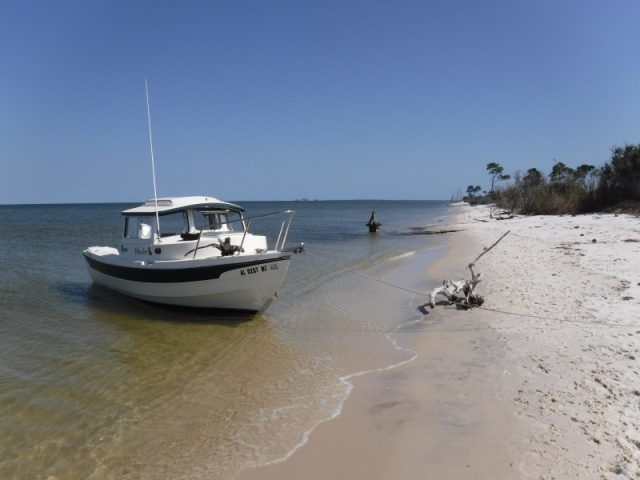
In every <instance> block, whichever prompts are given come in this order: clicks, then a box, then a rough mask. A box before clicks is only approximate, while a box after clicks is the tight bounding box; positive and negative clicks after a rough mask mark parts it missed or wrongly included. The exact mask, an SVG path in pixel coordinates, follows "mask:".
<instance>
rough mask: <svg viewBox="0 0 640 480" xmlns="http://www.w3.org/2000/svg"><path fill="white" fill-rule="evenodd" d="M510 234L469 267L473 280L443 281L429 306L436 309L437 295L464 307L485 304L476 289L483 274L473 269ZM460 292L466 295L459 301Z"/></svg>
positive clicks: (432, 294) (484, 251) (486, 249)
mask: <svg viewBox="0 0 640 480" xmlns="http://www.w3.org/2000/svg"><path fill="white" fill-rule="evenodd" d="M509 232H511V230H508V231H507V233H505V234H504V235H502V236H501V237H500V238H499V239H498V240H497V241H496V242H495V243H494V244H493V245H491V246H490V247H489V248H485V249H484V250H483V251H482V253H481V254H480V255H478V256H477V257H476V259H475V260H474V261H473V262H471V263H470V264H469V265H468V266H467V268H468V269H469V270H470V271H471V280H464V279H463V280H458V281H455V280H452V279H450V278H447V279H446V280H443V282H442V286H440V287H436V288H434V289H433V290H432V291H431V294H430V295H429V306H430V307H431V308H435V306H436V295H444V296H445V297H447V299H448V300H449V301H450V302H452V303H456V304H458V305H461V306H463V307H480V306H481V305H482V304H483V303H484V298H483V297H482V296H481V295H479V294H477V293H476V287H477V286H478V283H480V282H481V281H482V274H481V273H474V271H473V267H474V266H475V264H476V262H477V261H478V260H480V257H482V256H483V255H485V254H486V253H488V252H489V250H491V249H492V248H493V247H495V246H496V245H497V244H498V243H500V240H502V239H503V238H504V237H506V236H507V235H508V234H509ZM460 292H462V294H463V295H464V299H462V300H459V299H458V295H459V294H460Z"/></svg>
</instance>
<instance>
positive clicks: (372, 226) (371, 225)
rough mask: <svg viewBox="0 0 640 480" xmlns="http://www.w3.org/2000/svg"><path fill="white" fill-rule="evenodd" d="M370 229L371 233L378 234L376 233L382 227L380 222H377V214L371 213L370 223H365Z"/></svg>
mask: <svg viewBox="0 0 640 480" xmlns="http://www.w3.org/2000/svg"><path fill="white" fill-rule="evenodd" d="M365 225H366V226H367V227H369V233H376V231H377V230H378V229H379V228H380V227H381V226H382V224H381V223H380V222H378V221H377V220H376V212H371V218H370V219H369V222H368V223H365Z"/></svg>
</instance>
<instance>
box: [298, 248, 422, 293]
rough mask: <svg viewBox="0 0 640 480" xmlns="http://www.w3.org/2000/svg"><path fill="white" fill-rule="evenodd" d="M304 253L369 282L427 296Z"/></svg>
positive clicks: (306, 251)
mask: <svg viewBox="0 0 640 480" xmlns="http://www.w3.org/2000/svg"><path fill="white" fill-rule="evenodd" d="M304 253H306V254H307V255H311V256H312V257H314V258H317V259H318V260H321V261H323V262H327V263H330V264H331V265H333V266H334V267H338V268H341V269H342V270H346V271H347V272H351V273H355V274H356V275H360V276H361V277H364V278H368V279H369V280H373V281H374V282H378V283H383V284H385V285H387V286H389V287H393V288H397V289H398V290H404V291H405V292H409V293H413V294H415V295H423V296H424V295H425V294H424V293H421V292H416V291H414V290H410V289H408V288H404V287H400V286H398V285H394V284H393V283H389V282H385V281H384V280H380V279H379V278H375V277H372V276H370V275H367V274H365V273H362V272H358V271H357V270H353V269H351V268H349V267H345V266H344V265H340V264H338V263H335V262H332V261H331V260H328V259H326V258H322V257H319V256H318V255H314V254H313V253H311V252H310V251H309V250H307V249H305V250H304ZM426 296H428V295H426Z"/></svg>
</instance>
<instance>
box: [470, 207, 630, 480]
mask: <svg viewBox="0 0 640 480" xmlns="http://www.w3.org/2000/svg"><path fill="white" fill-rule="evenodd" d="M464 208H465V215H464V217H465V221H464V224H462V225H460V227H462V228H464V229H465V230H467V231H469V232H470V233H471V234H472V235H473V236H474V237H475V238H476V239H477V240H478V241H479V242H481V243H482V244H483V245H484V246H485V247H489V246H490V245H491V244H492V243H493V242H494V241H495V240H497V239H498V238H499V237H500V236H501V235H502V234H503V233H504V232H506V231H508V230H511V233H509V235H507V236H506V237H505V238H504V239H503V240H502V241H501V242H500V243H499V244H498V245H497V246H496V247H495V248H494V249H493V250H491V251H489V252H488V253H487V254H486V255H484V256H483V257H482V258H481V259H480V260H479V261H478V264H477V265H476V268H477V270H478V271H480V272H482V273H483V274H484V275H485V278H486V280H485V282H484V284H481V287H480V289H479V291H480V292H481V293H482V294H483V295H484V296H485V298H486V299H487V302H486V303H485V305H484V307H486V308H488V309H495V310H500V311H505V312H510V314H508V315H507V314H501V313H495V314H493V315H491V317H490V319H489V323H488V325H489V326H490V327H491V328H494V329H496V330H497V331H498V332H499V333H500V334H501V336H502V341H503V342H504V345H505V350H506V354H505V360H506V363H508V364H509V365H510V366H509V368H508V369H506V371H505V372H504V375H505V376H508V377H509V383H510V386H509V387H508V388H507V387H506V388H505V390H510V392H509V393H510V394H511V395H512V397H513V398H512V401H513V414H514V415H516V416H517V417H518V418H519V419H520V420H521V421H522V422H525V423H526V424H528V428H527V429H524V430H523V432H524V435H525V436H526V443H525V445H526V450H525V451H523V452H521V453H522V457H521V459H520V461H519V468H520V472H521V473H522V474H523V475H524V478H541V479H552V478H553V479H560V478H607V479H609V478H610V479H614V478H615V479H620V478H640V219H638V218H637V217H635V216H630V215H623V214H620V215H613V214H607V215H603V214H596V215H580V216H562V217H555V216H553V217H552V216H534V217H518V218H513V219H508V220H501V221H497V220H492V219H490V218H489V209H488V208H487V207H476V208H473V207H464ZM518 313H521V314H526V315H530V316H520V315H517V314H518Z"/></svg>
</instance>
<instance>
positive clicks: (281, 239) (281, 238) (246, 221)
mask: <svg viewBox="0 0 640 480" xmlns="http://www.w3.org/2000/svg"><path fill="white" fill-rule="evenodd" d="M295 213H296V211H295V210H283V211H281V212H275V213H267V214H264V215H257V216H255V217H250V218H241V219H238V220H230V221H227V222H222V223H221V225H228V224H230V223H237V222H242V224H243V227H244V228H243V235H242V241H241V242H240V247H239V249H238V255H240V252H241V251H242V248H243V247H244V241H245V239H246V238H247V233H249V227H250V226H251V222H252V220H256V219H262V218H267V217H274V216H277V215H287V218H285V219H284V220H283V221H282V225H280V232H279V233H278V239H277V240H276V243H275V246H274V250H281V249H283V248H284V245H285V242H286V241H287V236H288V235H289V227H290V226H291V221H292V220H293V216H294V215H295ZM285 226H286V227H285ZM211 227H212V225H207V226H206V227H203V228H201V229H200V231H199V234H198V242H197V243H196V248H195V249H194V250H193V259H195V258H196V253H198V248H200V239H201V238H202V233H203V232H204V231H205V230H210V229H211ZM283 233H284V235H283ZM267 248H268V246H267Z"/></svg>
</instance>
